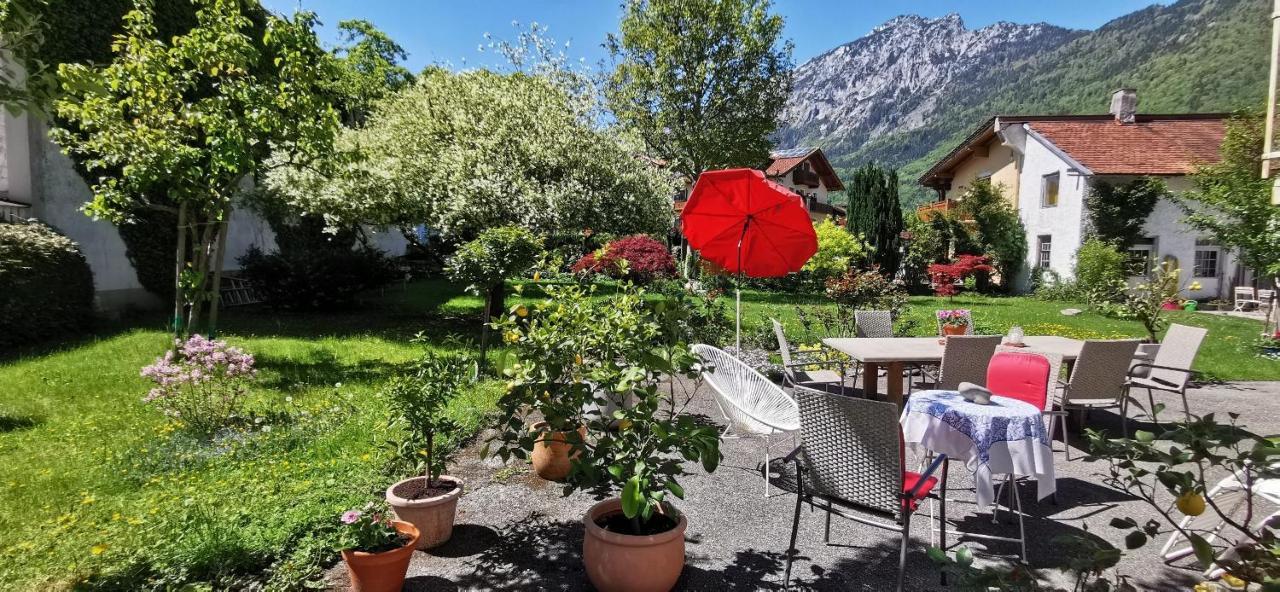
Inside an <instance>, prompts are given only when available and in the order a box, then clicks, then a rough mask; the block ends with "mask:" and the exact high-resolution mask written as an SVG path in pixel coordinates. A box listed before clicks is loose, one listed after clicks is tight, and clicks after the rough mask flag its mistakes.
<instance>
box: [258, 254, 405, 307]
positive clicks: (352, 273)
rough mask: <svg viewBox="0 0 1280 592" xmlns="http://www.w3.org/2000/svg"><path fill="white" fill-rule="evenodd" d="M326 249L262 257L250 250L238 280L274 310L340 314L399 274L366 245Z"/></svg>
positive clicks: (382, 255) (391, 263)
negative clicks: (336, 312)
mask: <svg viewBox="0 0 1280 592" xmlns="http://www.w3.org/2000/svg"><path fill="white" fill-rule="evenodd" d="M335 242H337V243H338V244H335V245H323V246H320V247H319V248H314V249H298V248H293V249H285V248H281V249H280V250H279V251H276V252H273V253H263V252H262V250H260V249H258V248H257V247H250V248H249V250H248V251H247V252H245V254H244V255H241V256H240V258H239V260H238V261H239V263H240V274H241V275H243V276H244V278H245V279H247V280H249V281H250V282H252V283H253V288H254V291H255V292H257V294H258V296H259V297H261V298H262V300H263V302H265V303H266V304H268V305H269V306H271V307H273V308H283V309H290V310H337V309H341V308H345V307H349V306H351V305H352V304H353V303H354V302H355V301H356V298H357V297H359V296H360V294H362V293H365V292H367V291H369V290H372V289H376V288H380V287H382V286H385V285H387V284H389V283H391V282H392V281H394V280H395V279H396V278H397V277H399V276H400V275H401V274H400V272H399V271H398V270H397V269H396V268H395V265H394V263H393V262H392V260H391V259H389V258H387V256H386V254H385V253H383V252H382V251H379V250H377V249H375V248H372V247H366V246H363V245H360V246H354V247H353V246H352V245H351V244H350V243H347V244H345V245H343V244H341V241H338V240H337V239H335Z"/></svg>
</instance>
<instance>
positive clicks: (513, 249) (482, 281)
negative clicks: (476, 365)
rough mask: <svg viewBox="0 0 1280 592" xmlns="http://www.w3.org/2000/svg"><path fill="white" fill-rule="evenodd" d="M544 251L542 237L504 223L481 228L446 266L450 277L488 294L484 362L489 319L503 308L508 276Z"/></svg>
mask: <svg viewBox="0 0 1280 592" xmlns="http://www.w3.org/2000/svg"><path fill="white" fill-rule="evenodd" d="M541 253H542V239H540V238H538V237H536V236H534V235H533V233H531V232H529V231H528V230H527V229H524V228H521V227H519V226H504V227H500V228H491V229H489V230H486V231H484V232H481V233H480V236H479V237H478V238H476V239H475V240H473V241H470V242H467V243H465V244H463V245H462V246H461V247H460V248H459V249H458V252H456V253H454V254H453V257H451V258H450V259H449V262H448V268H447V269H446V271H447V272H448V274H449V277H450V278H451V279H453V280H454V281H456V282H459V283H464V284H466V285H467V291H468V292H471V293H473V294H483V295H484V297H485V301H484V328H483V331H482V333H481V337H480V361H481V363H483V362H484V354H485V350H486V349H487V348H488V345H489V319H491V318H493V317H494V316H495V315H497V314H499V313H500V312H501V311H502V308H503V301H504V300H505V297H506V293H505V291H504V280H506V279H507V278H512V277H516V276H518V275H519V274H522V273H524V272H526V271H529V268H531V267H533V265H534V263H537V261H538V255H539V254H541Z"/></svg>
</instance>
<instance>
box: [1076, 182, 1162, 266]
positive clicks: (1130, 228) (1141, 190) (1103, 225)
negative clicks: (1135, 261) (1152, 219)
mask: <svg viewBox="0 0 1280 592" xmlns="http://www.w3.org/2000/svg"><path fill="white" fill-rule="evenodd" d="M1167 195H1169V190H1168V189H1167V188H1166V187H1165V185H1164V181H1161V180H1159V179H1154V178H1151V177H1142V178H1139V179H1134V180H1132V181H1129V182H1127V183H1123V184H1118V185H1117V184H1114V183H1108V182H1106V181H1095V182H1094V183H1093V184H1092V185H1091V186H1090V187H1089V192H1088V193H1087V194H1086V195H1085V198H1084V205H1085V208H1086V212H1087V214H1088V216H1089V234H1091V235H1093V236H1095V237H1097V238H1099V239H1101V240H1103V241H1106V242H1109V243H1112V244H1114V245H1116V247H1117V248H1119V249H1121V250H1125V249H1128V248H1129V247H1130V246H1132V245H1133V243H1134V241H1136V240H1138V239H1139V238H1141V237H1142V225H1143V224H1144V223H1146V221H1147V216H1150V215H1151V210H1152V209H1154V208H1155V207H1156V202H1157V201H1159V200H1160V198H1161V197H1165V196H1167Z"/></svg>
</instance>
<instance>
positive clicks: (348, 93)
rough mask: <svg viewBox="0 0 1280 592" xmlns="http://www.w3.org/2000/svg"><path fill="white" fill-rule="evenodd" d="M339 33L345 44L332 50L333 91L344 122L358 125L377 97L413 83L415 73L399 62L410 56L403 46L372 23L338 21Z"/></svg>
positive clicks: (359, 20)
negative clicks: (334, 62)
mask: <svg viewBox="0 0 1280 592" xmlns="http://www.w3.org/2000/svg"><path fill="white" fill-rule="evenodd" d="M338 36H339V38H340V39H341V41H342V44H341V45H339V46H338V47H336V48H335V49H334V51H333V53H334V56H335V57H336V58H337V65H338V78H337V79H336V81H335V82H334V91H335V92H336V93H337V95H338V103H339V105H340V106H341V109H342V120H343V123H344V124H346V125H348V126H352V127H357V126H359V125H360V124H362V123H364V121H365V120H366V119H367V118H368V116H369V112H370V111H371V110H372V109H373V106H374V104H375V103H376V102H377V101H379V100H381V99H382V98H384V97H386V96H387V95H389V94H391V93H394V92H396V91H399V90H400V89H402V88H405V87H407V86H409V85H410V84H413V74H412V73H411V72H409V70H408V69H406V68H405V67H404V66H401V65H400V62H402V61H404V60H405V59H406V58H408V57H409V56H408V54H406V53H405V51H404V48H403V47H400V44H398V43H396V42H395V41H394V40H393V39H391V37H390V36H388V35H387V34H386V33H384V32H382V31H381V30H379V29H378V28H377V27H375V26H373V23H370V22H369V21H366V20H361V19H356V20H345V21H339V22H338Z"/></svg>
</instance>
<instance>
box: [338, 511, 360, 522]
mask: <svg viewBox="0 0 1280 592" xmlns="http://www.w3.org/2000/svg"><path fill="white" fill-rule="evenodd" d="M359 519H360V511H359V510H347V511H346V512H343V513H342V523H343V524H355V523H356V520H359Z"/></svg>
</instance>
